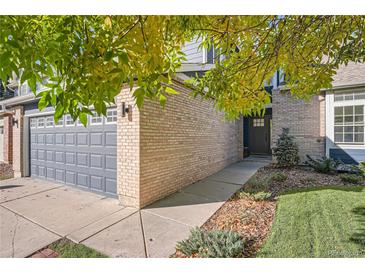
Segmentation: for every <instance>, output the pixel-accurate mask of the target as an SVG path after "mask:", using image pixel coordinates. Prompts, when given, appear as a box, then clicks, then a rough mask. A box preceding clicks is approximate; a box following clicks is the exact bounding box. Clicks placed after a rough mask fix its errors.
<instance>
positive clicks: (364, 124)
mask: <svg viewBox="0 0 365 274" xmlns="http://www.w3.org/2000/svg"><path fill="white" fill-rule="evenodd" d="M359 106H361V107H362V121H361V122H356V121H355V117H356V116H360V115H361V114H360V115H356V112H355V108H356V107H359ZM346 107H352V108H353V111H352V115H346V114H345V108H346ZM336 108H342V109H343V110H342V116H340V115H336ZM336 117H342V118H343V119H342V123H341V124H340V123H338V122H337V123H336ZM345 117H353V119H352V122H347V123H346V121H345ZM332 119H333V143H334V144H337V145H353V146H361V145H364V144H365V104H364V103H363V102H360V99H354V100H352V101H351V100H344V101H336V102H334V105H333V117H332ZM336 127H342V128H343V130H342V135H343V136H342V141H337V140H336V135H339V133H338V132H336ZM346 127H352V131H351V132H349V131H346V129H345V128H346ZM355 127H362V132H356V129H355ZM361 133H362V141H361V142H355V141H354V140H355V136H356V135H360V136H361ZM346 134H348V135H350V134H351V135H352V140H353V141H352V142H351V141H345V135H346Z"/></svg>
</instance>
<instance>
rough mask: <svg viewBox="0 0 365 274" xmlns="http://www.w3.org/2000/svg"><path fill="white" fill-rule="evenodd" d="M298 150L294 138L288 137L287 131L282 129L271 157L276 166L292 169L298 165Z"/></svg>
mask: <svg viewBox="0 0 365 274" xmlns="http://www.w3.org/2000/svg"><path fill="white" fill-rule="evenodd" d="M298 152H299V149H298V145H297V144H296V143H295V141H294V137H293V136H290V135H289V129H288V128H283V131H282V133H281V134H280V135H279V139H278V140H277V144H276V147H274V148H273V155H274V156H275V158H276V161H277V166H279V167H292V166H295V165H297V164H298V163H299V155H298Z"/></svg>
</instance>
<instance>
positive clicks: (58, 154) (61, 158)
mask: <svg viewBox="0 0 365 274" xmlns="http://www.w3.org/2000/svg"><path fill="white" fill-rule="evenodd" d="M55 162H56V163H59V164H65V152H63V151H55Z"/></svg>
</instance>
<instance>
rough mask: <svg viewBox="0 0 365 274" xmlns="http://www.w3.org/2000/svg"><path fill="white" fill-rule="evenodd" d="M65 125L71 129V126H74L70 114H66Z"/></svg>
mask: <svg viewBox="0 0 365 274" xmlns="http://www.w3.org/2000/svg"><path fill="white" fill-rule="evenodd" d="M65 124H66V127H71V126H74V125H75V122H74V120H73V119H72V117H71V115H70V114H67V115H66V116H65Z"/></svg>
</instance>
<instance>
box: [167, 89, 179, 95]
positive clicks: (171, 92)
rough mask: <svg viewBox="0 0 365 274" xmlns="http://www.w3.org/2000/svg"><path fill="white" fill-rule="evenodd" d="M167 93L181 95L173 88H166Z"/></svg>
mask: <svg viewBox="0 0 365 274" xmlns="http://www.w3.org/2000/svg"><path fill="white" fill-rule="evenodd" d="M165 91H166V93H168V94H175V95H177V94H180V92H178V91H177V90H175V89H173V88H170V87H166V88H165Z"/></svg>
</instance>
